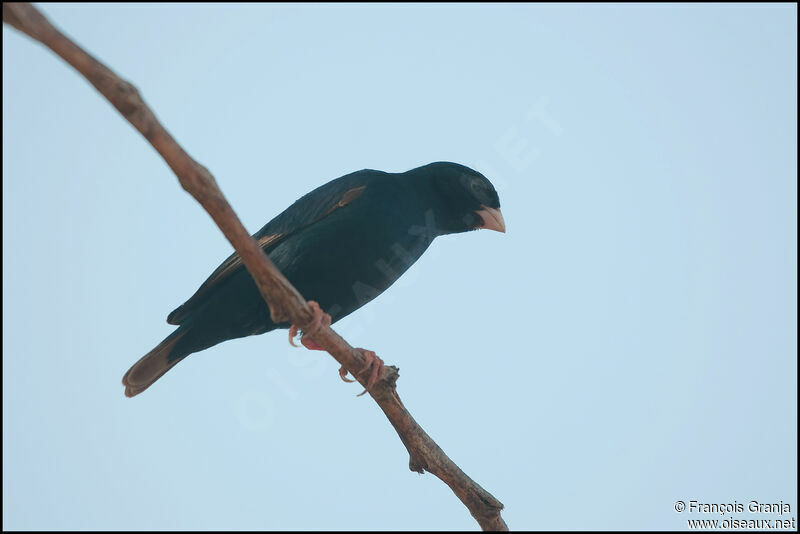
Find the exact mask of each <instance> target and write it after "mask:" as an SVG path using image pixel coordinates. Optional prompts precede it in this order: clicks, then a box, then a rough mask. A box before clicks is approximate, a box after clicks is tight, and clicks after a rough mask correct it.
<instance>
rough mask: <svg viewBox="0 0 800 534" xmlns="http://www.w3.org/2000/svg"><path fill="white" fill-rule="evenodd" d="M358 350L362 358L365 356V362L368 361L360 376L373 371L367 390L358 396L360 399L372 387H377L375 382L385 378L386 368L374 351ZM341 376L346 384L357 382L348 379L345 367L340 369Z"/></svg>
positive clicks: (368, 380)
mask: <svg viewBox="0 0 800 534" xmlns="http://www.w3.org/2000/svg"><path fill="white" fill-rule="evenodd" d="M356 350H357V351H358V352H360V353H361V355H362V356H364V359H365V360H367V365H365V366H364V368H363V369H362V370H361V371H359V374H362V373H366V372H367V371H370V370H371V371H370V374H369V378H368V379H367V388H366V389H365V390H364V391H362V392H361V393H359V394H358V395H357V396H358V397H360V396H361V395H363V394H364V393H366V392H367V391H369V390H370V389H371V388H372V386H374V385H375V382H377V381H378V379H379V378H381V377H382V376H383V371H384V367H385V366H384V363H383V360H381V359H380V357H378V355H377V354H375V353H374V352H373V351H371V350H366V349H362V348H357V349H356ZM339 376H340V377H342V380H344V381H345V382H355V380H351V379H349V378H347V369H345V368H344V366H342V368H341V369H339Z"/></svg>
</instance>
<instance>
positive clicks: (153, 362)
mask: <svg viewBox="0 0 800 534" xmlns="http://www.w3.org/2000/svg"><path fill="white" fill-rule="evenodd" d="M187 332H188V329H186V328H178V329H177V330H175V331H174V332H173V333H171V334H170V335H168V336H167V337H166V338H165V339H164V341H162V342H161V343H159V344H158V346H157V347H156V348H154V349H153V350H151V351H150V352H148V353H147V354H145V355H144V356H142V358H141V359H140V360H139V361H138V362H136V363H134V364H133V367H131V368H130V369H128V372H127V373H125V376H123V377H122V384H123V385H124V386H125V396H126V397H133V396H134V395H138V394H139V393H141V392H142V391H144V390H146V389H147V388H149V387H150V386H151V385H152V384H153V382H155V381H156V380H158V379H159V378H161V376H162V375H163V374H164V373H166V372H167V371H169V370H170V369H172V368H173V367H174V366H175V365H176V364H177V363H178V362H179V361H181V360H182V359H184V358H185V357H186V356H188V354H190V353H187V354H171V353H172V350H173V349H174V348H175V345H176V344H177V343H178V341H180V339H181V338H182V337H183V336H184V335H185V334H186V333H187Z"/></svg>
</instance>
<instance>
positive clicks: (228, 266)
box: [167, 170, 385, 325]
mask: <svg viewBox="0 0 800 534" xmlns="http://www.w3.org/2000/svg"><path fill="white" fill-rule="evenodd" d="M382 174H385V173H381V172H378V171H367V170H365V171H358V172H355V173H352V174H348V175H346V176H342V177H341V178H337V179H335V180H332V181H331V182H328V183H327V184H325V185H322V186H320V187H318V188H317V189H315V190H313V191H311V192H310V193H308V194H306V195H304V196H303V197H301V198H300V199H299V200H297V201H296V202H295V203H294V204H292V205H291V206H289V207H288V208H286V210H284V211H283V212H282V213H281V214H280V215H278V216H277V217H275V218H274V219H272V220H271V221H270V222H268V223H267V224H266V225H265V226H264V227H263V228H262V229H261V230H259V231H258V232H256V233H255V234H253V238H254V239H256V240H257V241H258V243H259V244H260V245H261V248H263V249H264V251H265V252H266V253H269V251H270V250H271V249H272V248H274V247H275V246H277V245H278V244H279V243H280V242H281V241H283V240H284V239H286V238H287V237H289V236H290V235H292V234H295V233H297V232H299V231H301V230H303V229H304V228H308V227H309V226H311V225H313V224H315V223H317V222H319V221H320V220H322V219H324V218H325V217H327V216H328V215H330V214H331V213H333V212H334V211H336V210H338V209H341V208H343V207H345V206H347V205H349V204H351V203H352V202H353V201H355V200H356V199H358V198H359V197H360V196H361V195H362V193H363V192H364V190H365V189H366V187H367V186H368V185H369V182H371V181H372V180H374V179H375V178H377V177H378V176H379V175H382ZM243 268H244V264H243V263H242V259H241V258H240V257H239V254H238V253H236V252H234V253H233V254H231V255H230V256H229V257H228V259H226V260H225V261H224V262H222V264H221V265H220V266H219V267H217V269H216V270H215V271H214V272H213V273H211V276H209V277H208V279H207V280H206V281H205V282H203V285H201V286H200V288H199V289H198V290H197V291H196V292H195V294H194V295H192V297H191V298H190V299H189V300H187V301H186V302H185V303H183V305H182V306H180V307H178V308H177V309H175V310H174V311H173V312H172V313H170V314H169V316H168V317H167V323H169V324H174V325H179V324H181V323H182V322H183V321H184V320H185V319H186V318H187V317H188V316H189V315H190V314H191V313H192V312H194V311H195V310H197V309H198V308H199V307H200V306H202V305H203V303H205V302H206V300H207V299H208V297H209V296H210V295H211V294H212V293H213V292H214V290H215V289H217V288H219V287H220V285H221V284H222V283H223V282H224V281H225V280H228V279H229V278H230V277H231V275H233V274H234V273H235V272H238V271H239V269H243Z"/></svg>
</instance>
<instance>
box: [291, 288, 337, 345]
mask: <svg viewBox="0 0 800 534" xmlns="http://www.w3.org/2000/svg"><path fill="white" fill-rule="evenodd" d="M308 306H309V308H311V312H312V313H313V314H314V318H313V319H312V321H311V326H310V327H309V328H308V330H305V331H304V332H303V335H302V336H301V337H300V343H302V344H303V346H304V347H305V348H307V349H308V350H325V349H323V348H322V347H321V346H319V345H317V344H316V343H315V342H314V340H313V339H311V338H310V337H309V336H308V333H309V332H316V331H317V330H319V329H320V328H323V327H326V326H330V325H331V316H330V315H329V314H327V313H325V312H324V311H322V308H320V307H319V303H318V302H316V301H313V300H309V301H308ZM299 330H300V329H299V328H298V326H297V325H294V324H293V325H292V326H290V327H289V344H290V345H291V346H293V347H299V346H300V345H297V344H295V342H294V338H295V337H297V332H298V331H299Z"/></svg>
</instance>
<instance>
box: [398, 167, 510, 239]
mask: <svg viewBox="0 0 800 534" xmlns="http://www.w3.org/2000/svg"><path fill="white" fill-rule="evenodd" d="M412 172H416V173H418V174H420V175H422V176H425V178H426V180H430V181H429V182H428V183H430V184H431V185H432V186H433V189H434V192H435V195H436V197H437V209H436V211H437V213H436V215H437V220H436V226H437V229H438V230H439V232H440V233H442V234H453V233H457V232H467V231H470V230H479V229H481V228H485V229H488V230H494V231H496V232H503V233H505V231H506V223H505V221H504V220H503V214H502V213H501V212H500V199H499V198H498V196H497V191H495V189H494V186H493V185H492V183H491V182H490V181H489V180H488V179H486V177H485V176H484V175H482V174H481V173H479V172H477V171H474V170H472V169H470V168H469V167H465V166H464V165H459V164H458V163H449V162H436V163H431V164H429V165H425V166H424V167H419V168H417V169H414V171H412Z"/></svg>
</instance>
